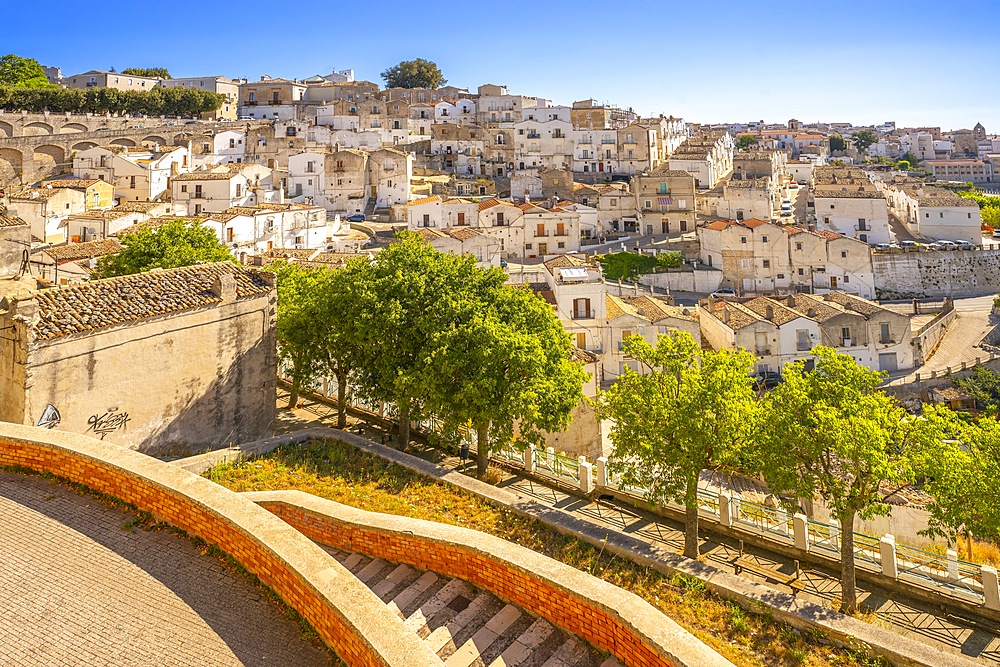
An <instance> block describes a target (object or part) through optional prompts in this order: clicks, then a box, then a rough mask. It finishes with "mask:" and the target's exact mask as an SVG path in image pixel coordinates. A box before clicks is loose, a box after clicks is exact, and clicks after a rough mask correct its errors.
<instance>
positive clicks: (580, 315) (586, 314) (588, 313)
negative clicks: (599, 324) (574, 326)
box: [573, 310, 594, 320]
mask: <svg viewBox="0 0 1000 667" xmlns="http://www.w3.org/2000/svg"><path fill="white" fill-rule="evenodd" d="M573 319H574V320H592V319H594V311H592V310H574V311H573Z"/></svg>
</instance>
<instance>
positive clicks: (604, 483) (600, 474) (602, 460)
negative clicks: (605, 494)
mask: <svg viewBox="0 0 1000 667" xmlns="http://www.w3.org/2000/svg"><path fill="white" fill-rule="evenodd" d="M596 464H597V468H596V469H597V488H598V489H606V488H607V487H608V459H607V457H606V456H601V457H598V459H597V461H596Z"/></svg>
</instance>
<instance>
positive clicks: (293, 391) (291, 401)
mask: <svg viewBox="0 0 1000 667" xmlns="http://www.w3.org/2000/svg"><path fill="white" fill-rule="evenodd" d="M299 388H300V387H299V382H298V380H292V386H291V388H290V389H289V390H288V409H289V410H294V409H295V406H296V405H298V404H299Z"/></svg>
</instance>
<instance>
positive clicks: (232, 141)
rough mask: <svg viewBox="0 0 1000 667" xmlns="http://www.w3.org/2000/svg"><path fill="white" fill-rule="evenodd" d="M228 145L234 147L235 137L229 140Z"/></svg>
mask: <svg viewBox="0 0 1000 667" xmlns="http://www.w3.org/2000/svg"><path fill="white" fill-rule="evenodd" d="M229 147H230V148H236V140H235V139H230V140H229Z"/></svg>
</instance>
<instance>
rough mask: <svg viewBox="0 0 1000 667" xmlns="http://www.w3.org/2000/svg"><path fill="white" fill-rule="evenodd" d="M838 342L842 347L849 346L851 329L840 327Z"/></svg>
mask: <svg viewBox="0 0 1000 667" xmlns="http://www.w3.org/2000/svg"><path fill="white" fill-rule="evenodd" d="M840 341H841V343H843V344H844V345H850V344H851V327H841V328H840Z"/></svg>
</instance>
